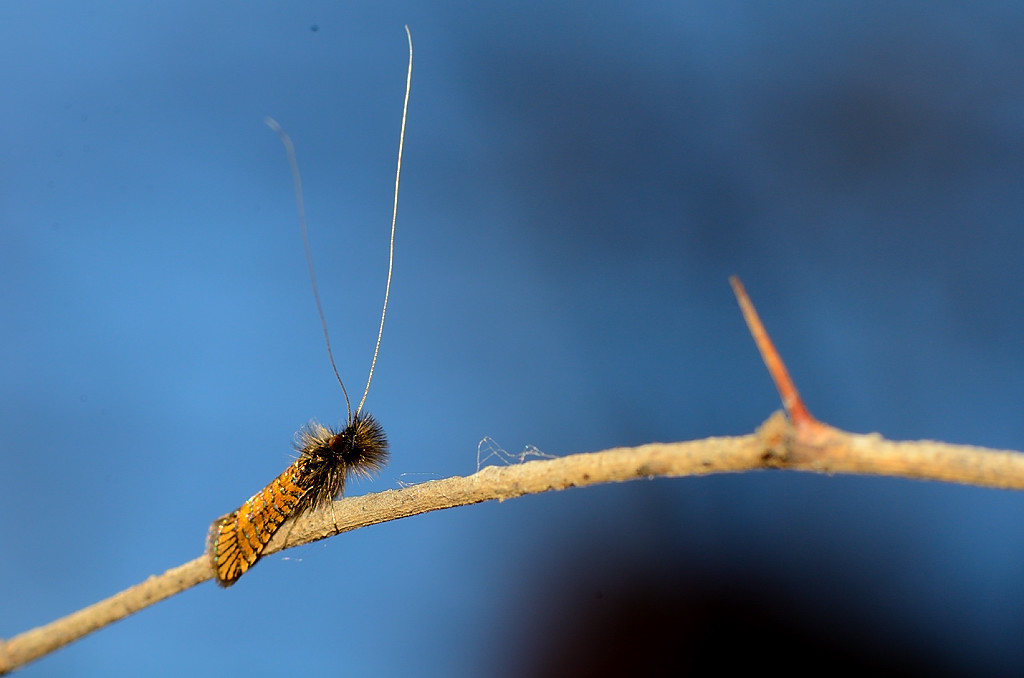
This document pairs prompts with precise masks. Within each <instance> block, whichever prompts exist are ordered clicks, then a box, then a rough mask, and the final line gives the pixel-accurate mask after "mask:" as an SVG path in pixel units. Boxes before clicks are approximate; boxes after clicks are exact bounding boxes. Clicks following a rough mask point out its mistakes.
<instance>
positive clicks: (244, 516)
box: [209, 413, 388, 586]
mask: <svg viewBox="0 0 1024 678" xmlns="http://www.w3.org/2000/svg"><path fill="white" fill-rule="evenodd" d="M296 449H297V450H298V452H299V458H298V459H296V460H295V461H294V462H293V463H292V465H291V466H289V467H288V468H286V469H285V470H284V472H283V473H282V474H281V475H279V476H278V477H276V478H274V480H272V481H271V482H270V484H269V485H267V486H266V487H264V488H263V489H262V490H260V491H259V492H257V493H256V494H255V495H253V496H252V497H250V498H249V500H248V501H247V502H245V503H244V504H242V506H241V507H240V508H238V509H236V510H235V511H232V512H231V513H229V514H227V515H226V516H223V517H221V518H219V519H218V520H216V521H215V522H214V523H213V526H212V527H211V528H210V537H209V551H210V558H211V560H212V564H213V567H214V573H215V575H216V578H217V583H218V584H220V585H221V586H230V585H231V584H234V583H235V581H236V580H237V579H238V578H239V577H241V576H242V575H243V574H245V573H246V571H247V570H248V569H249V568H250V567H252V566H253V565H254V564H255V563H256V561H257V560H259V558H260V555H261V554H262V553H263V549H264V547H265V546H266V545H267V542H269V541H270V538H271V537H272V536H274V533H275V532H277V530H278V528H280V527H281V524H282V523H283V522H284V521H285V520H286V519H287V518H288V517H289V516H293V515H294V516H298V515H300V514H302V513H303V512H304V511H306V510H307V509H310V508H320V507H322V506H326V505H329V504H330V502H331V501H332V500H333V499H334V498H335V497H336V496H338V495H339V494H341V493H342V491H343V490H344V489H345V479H346V478H347V477H348V476H349V475H351V474H357V475H366V476H368V475H370V474H371V473H373V472H375V471H379V470H380V469H381V468H383V467H384V465H385V464H387V460H388V441H387V437H386V436H385V435H384V429H383V428H382V427H381V425H380V424H379V423H378V422H377V420H376V419H374V418H373V417H372V416H370V415H368V414H360V413H357V414H356V416H355V417H354V418H353V419H352V423H351V424H349V425H348V426H346V427H345V428H344V429H342V431H341V432H339V433H336V432H334V431H332V430H331V429H329V428H327V427H326V426H323V425H321V424H318V423H317V422H311V423H310V424H309V425H308V426H306V427H305V428H303V429H302V430H301V431H299V434H298V436H297V440H296Z"/></svg>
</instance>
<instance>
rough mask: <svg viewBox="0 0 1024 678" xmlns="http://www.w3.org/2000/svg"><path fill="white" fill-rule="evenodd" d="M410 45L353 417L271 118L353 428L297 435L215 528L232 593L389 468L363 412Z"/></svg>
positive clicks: (310, 427) (216, 562)
mask: <svg viewBox="0 0 1024 678" xmlns="http://www.w3.org/2000/svg"><path fill="white" fill-rule="evenodd" d="M405 32H406V36H407V37H408V40H409V66H408V70H407V73H406V81H405V101H404V104H403V107H402V127H401V132H400V134H399V140H398V168H397V170H396V173H395V200H394V209H393V210H392V216H391V245H390V255H389V259H388V279H387V285H386V286H385V291H384V308H383V310H382V311H381V316H380V329H379V330H378V332H377V345H376V348H374V351H373V360H372V361H371V363H370V374H369V377H368V378H367V380H366V388H365V390H364V391H363V397H362V400H360V401H359V406H358V407H357V408H356V411H355V414H353V413H352V405H351V402H350V401H349V397H348V391H347V390H346V389H345V384H344V382H342V380H341V376H340V375H338V368H337V367H336V366H335V364H334V356H333V355H332V354H331V343H330V339H329V337H328V336H327V322H326V320H325V319H324V313H323V308H322V307H321V304H320V294H319V292H318V291H317V286H316V275H315V273H314V271H313V256H312V253H311V251H310V246H309V236H308V234H307V229H306V216H305V207H304V204H303V198H302V181H301V178H300V176H299V167H298V162H297V161H296V159H295V148H294V146H293V145H292V141H291V139H290V138H289V137H288V135H287V134H286V133H285V132H284V130H283V129H282V128H281V126H280V125H278V124H277V121H275V120H273V119H272V118H267V120H266V122H267V125H269V126H270V128H271V129H273V130H274V131H275V132H277V134H278V135H279V136H280V137H281V141H282V143H283V144H284V147H285V150H286V152H287V154H288V161H289V164H290V166H291V171H292V179H293V181H294V184H295V195H296V202H297V203H298V212H299V225H300V227H301V229H302V241H303V244H304V246H305V249H306V263H307V265H308V268H309V277H310V281H311V282H312V285H313V297H314V299H315V300H316V307H317V312H318V313H319V314H320V324H321V326H322V327H323V332H324V340H325V342H326V343H327V356H328V358H329V359H330V362H331V367H332V369H333V370H334V374H335V377H337V379H338V383H339V384H340V385H341V390H342V392H343V393H344V394H345V404H346V407H347V409H348V420H347V423H346V425H345V427H344V428H343V429H341V430H340V431H335V430H333V429H331V428H329V427H327V426H324V425H322V424H319V423H317V422H315V421H313V422H310V423H309V424H307V425H306V426H304V427H303V428H302V429H300V430H299V432H298V433H297V434H296V441H295V449H296V450H297V451H298V453H299V455H298V458H297V459H296V460H295V461H294V462H292V464H291V465H290V466H289V467H288V468H286V469H285V470H284V471H283V472H282V473H281V475H279V476H277V477H276V478H274V479H273V480H272V481H270V484H268V485H267V486H266V487H264V488H263V489H262V490H260V491H259V492H257V493H256V494H254V495H253V496H252V497H250V498H249V499H248V500H247V501H246V502H245V503H244V504H242V505H241V506H240V507H239V508H237V509H235V510H234V511H232V512H231V513H228V514H227V515H224V516H221V517H220V518H218V519H217V520H215V521H214V522H213V525H211V527H210V532H209V535H208V537H207V554H208V556H209V559H210V567H211V568H212V570H213V574H214V578H215V579H216V580H217V584H219V585H220V586H222V587H228V586H231V585H232V584H234V583H235V582H236V581H238V579H239V577H241V576H242V575H243V574H245V573H246V572H247V571H248V570H249V568H251V567H252V566H253V565H255V564H256V562H257V561H258V560H259V559H260V557H261V556H262V555H263V551H264V549H265V548H266V546H267V543H268V542H269V541H270V539H271V537H273V536H274V533H276V532H277V531H278V530H279V529H280V528H281V526H282V525H283V524H284V522H285V521H286V520H288V519H289V518H294V517H298V516H299V515H301V514H302V513H304V512H306V511H309V510H311V509H317V508H323V507H326V506H329V505H331V502H332V501H333V500H334V499H335V497H338V496H339V495H341V494H342V493H343V492H344V490H345V481H346V480H347V479H348V478H349V477H350V476H369V475H372V474H373V473H375V472H377V471H379V470H380V469H381V468H383V467H384V466H385V465H386V464H387V461H388V441H387V436H386V435H385V434H384V429H383V427H381V425H380V423H378V422H377V420H376V419H374V418H373V417H372V416H371V415H369V414H366V413H364V412H363V404H364V403H365V402H366V395H367V393H369V391H370V382H371V381H372V380H373V369H374V367H375V366H376V364H377V353H378V351H379V350H380V339H381V336H382V334H383V332H384V317H385V315H386V314H387V309H388V295H389V293H390V291H391V269H392V265H393V263H394V253H395V222H396V220H397V215H398V182H399V178H400V177H401V172H402V149H403V145H404V142H405V120H406V113H407V111H408V108H409V89H410V86H411V83H412V34H411V33H410V32H409V27H408V26H406V28H405Z"/></svg>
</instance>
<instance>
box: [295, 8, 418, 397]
mask: <svg viewBox="0 0 1024 678" xmlns="http://www.w3.org/2000/svg"><path fill="white" fill-rule="evenodd" d="M405 35H406V37H408V38H409V69H408V71H407V72H406V75H405V101H404V103H403V104H402V130H401V132H399V134H398V168H397V169H396V170H395V202H394V207H393V208H392V210H391V245H390V249H389V250H388V282H387V285H385V287H384V308H383V309H382V310H381V312H380V329H379V330H377V345H376V346H375V347H374V348H373V360H372V361H371V362H370V376H368V377H367V378H366V388H365V389H364V390H363V397H362V399H361V400H360V401H359V407H357V408H356V416H359V413H360V412H361V411H362V409H363V403H365V402H366V394H367V393H369V392H370V382H371V381H372V380H373V368H374V367H376V366H377V352H378V351H380V338H381V336H382V335H383V334H384V316H385V315H387V312H388V294H389V293H390V292H391V267H392V265H393V264H394V263H395V222H396V221H397V220H398V180H399V179H401V177H402V148H403V146H404V145H405V115H406V113H407V112H408V111H409V88H410V87H411V86H412V33H410V32H409V27H408V26H406V27H405ZM310 270H312V269H310ZM321 317H322V316H321ZM325 331H326V330H325ZM343 388H344V387H343ZM345 401H346V402H348V395H347V394H346V395H345Z"/></svg>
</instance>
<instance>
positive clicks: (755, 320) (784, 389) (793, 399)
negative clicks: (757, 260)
mask: <svg viewBox="0 0 1024 678" xmlns="http://www.w3.org/2000/svg"><path fill="white" fill-rule="evenodd" d="M729 284H730V285H732V291H733V293H734V294H735V295H736V301H738V302H739V305H740V310H741V311H743V319H744V320H746V321H747V328H748V329H749V330H750V334H751V336H752V337H754V343H756V344H757V350H758V351H760V353H761V358H762V359H763V360H764V365H765V367H767V368H768V374H770V375H771V378H772V381H774V382H775V388H776V389H777V390H778V391H779V396H780V397H781V398H782V406H783V407H785V408H786V414H788V415H789V420H790V421H791V422H792V423H793V428H794V429H795V431H796V434H797V437H798V439H799V442H803V443H808V444H812V445H813V444H815V443H820V442H821V439H822V438H827V437H830V435H831V432H832V431H833V429H832V427H830V426H826V425H825V424H822V423H821V422H820V421H818V420H817V419H815V418H814V416H813V415H812V414H811V413H810V411H809V410H808V409H807V406H806V405H804V401H803V398H801V397H800V393H799V392H798V391H797V390H796V384H794V383H793V378H792V377H790V376H789V370H787V369H786V363H784V362H782V357H781V356H780V355H779V352H778V350H777V349H776V348H775V344H773V343H772V340H771V337H769V336H768V331H767V330H765V328H764V325H763V324H762V323H761V318H760V317H758V315H757V310H756V309H755V308H754V303H753V302H752V301H750V296H749V295H747V290H746V289H745V288H744V287H743V283H742V282H740V279H739V278H738V277H737V276H730V277H729Z"/></svg>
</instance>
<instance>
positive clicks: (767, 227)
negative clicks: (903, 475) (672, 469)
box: [0, 1, 1024, 676]
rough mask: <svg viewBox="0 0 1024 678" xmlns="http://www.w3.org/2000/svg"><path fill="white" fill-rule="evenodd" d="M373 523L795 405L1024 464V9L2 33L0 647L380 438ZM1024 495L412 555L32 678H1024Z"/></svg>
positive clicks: (37, 11) (374, 11) (721, 503)
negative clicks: (483, 444)
mask: <svg viewBox="0 0 1024 678" xmlns="http://www.w3.org/2000/svg"><path fill="white" fill-rule="evenodd" d="M403 24H409V26H410V27H411V29H412V32H413V38H414V41H415V44H416V64H415V69H414V81H413V92H412V102H411V104H410V111H409V124H408V133H407V134H408V135H407V138H406V157H405V163H404V176H403V183H402V196H401V204H400V209H399V223H398V235H397V241H396V262H395V279H394V283H393V289H392V298H391V306H390V308H389V313H390V315H389V318H388V322H387V326H386V328H385V333H384V341H383V345H382V348H381V355H380V360H379V363H378V370H377V373H376V377H375V380H374V383H373V388H372V389H371V391H370V396H369V399H368V403H367V409H368V410H369V411H371V412H373V413H374V414H375V415H376V416H377V417H378V418H379V419H380V420H381V421H382V422H383V424H384V425H385V427H386V429H387V431H388V433H389V436H390V438H391V441H392V446H393V461H392V463H391V465H390V466H389V467H388V468H387V469H386V470H385V471H384V473H383V474H382V475H381V476H380V477H379V478H377V479H376V480H374V481H373V482H362V483H357V484H353V485H352V486H351V490H350V492H351V493H354V494H360V493H364V492H371V491H378V490H383V489H388V488H394V487H397V486H398V485H399V484H401V483H408V482H421V481H424V480H429V479H432V478H440V477H445V476H448V475H453V474H459V475H464V474H469V473H472V472H473V471H474V470H475V468H476V450H477V444H478V443H479V442H480V441H481V439H483V438H484V437H485V436H490V437H492V438H493V439H494V440H496V441H497V443H498V444H500V445H501V446H503V447H504V448H505V449H506V450H508V451H509V453H510V454H513V455H515V454H517V453H518V452H520V451H521V450H522V449H523V448H524V447H525V446H528V445H532V446H536V447H537V448H539V449H540V450H542V451H544V452H545V453H547V454H552V455H564V454H568V453H573V452H582V451H589V450H599V449H604V448H608V447H612V446H618V445H634V444H641V443H646V442H651V441H670V440H686V439H694V438H701V437H705V436H711V435H733V434H743V433H748V432H750V431H752V430H753V429H754V428H755V427H756V426H757V425H758V424H759V423H760V422H761V421H763V420H764V419H765V418H767V417H768V416H769V414H770V413H771V412H772V411H773V410H775V409H777V408H778V407H779V402H778V398H777V396H776V394H775V392H774V389H773V387H772V384H771V382H770V380H769V378H768V376H767V375H766V373H765V370H764V368H763V366H762V364H761V362H760V359H759V358H758V356H757V353H756V351H755V349H754V346H753V342H752V341H751V339H750V338H749V335H748V334H747V332H746V329H745V327H744V326H743V322H742V319H741V316H740V313H739V311H738V309H737V308H736V304H735V301H734V300H733V298H732V294H731V291H730V289H729V286H728V283H727V277H728V276H729V275H730V274H738V275H740V276H741V277H742V279H743V280H744V282H745V283H746V285H747V288H748V290H749V291H750V293H751V295H752V297H753V299H754V302H755V303H756V304H757V305H758V307H759V309H760V311H761V314H762V317H763V318H764V320H765V322H766V324H767V326H768V329H769V331H770V332H772V335H773V337H774V338H775V340H776V343H777V344H778V346H779V349H780V351H781V352H782V355H783V357H784V358H785V359H786V360H787V362H788V364H789V366H790V369H791V371H792V372H793V375H794V378H795V379H796V381H797V384H798V386H799V387H800V389H801V392H802V393H803V395H804V396H805V398H806V400H807V402H808V405H809V407H810V409H811V410H812V412H814V413H815V414H816V415H817V416H819V417H820V418H821V419H823V420H824V421H826V422H828V423H830V424H833V425H835V426H839V427H841V428H844V429H848V430H851V431H858V432H868V431H878V432H880V433H882V434H883V435H885V436H887V437H890V438H894V439H916V438H931V439H938V440H944V441H948V442H957V443H974V444H978V445H986V446H990V447H996V448H1009V449H1024V422H1022V419H1021V416H1020V403H1021V402H1022V396H1024V379H1022V378H1021V375H1020V368H1021V365H1022V364H1024V345H1022V342H1021V339H1020V338H1021V335H1022V329H1024V328H1022V325H1024V320H1022V313H1021V310H1022V306H1024V286H1022V282H1024V273H1022V271H1021V266H1020V264H1019V262H1020V260H1021V254H1022V250H1024V247H1022V246H1024V229H1022V219H1024V190H1022V189H1024V77H1022V73H1024V6H1022V5H1021V4H1020V3H1011V2H980V3H972V4H970V5H969V6H965V5H962V4H960V3H945V2H905V3H895V4H885V5H881V4H871V5H864V4H863V3H854V2H832V3H815V2H789V3H773V4H768V3H751V2H732V1H726V2H716V3H692V2H678V3H642V2H641V3H630V4H628V5H627V4H626V3H606V2H586V3H584V2H557V3H545V2H536V3H530V2H520V3H515V4H513V5H509V6H507V7H501V6H494V5H481V4H479V3H447V4H444V5H437V4H429V5H421V4H419V3H345V4H341V5H339V4H338V3H328V2H295V3H273V4H268V3H263V4H260V5H259V6H252V5H251V4H250V3H240V2H229V3H220V4H218V5H216V6H211V5H209V4H208V3H194V2H187V1H186V2H176V3H146V4H136V5H121V6H115V5H102V4H101V5H88V6H83V5H80V4H77V3H61V2H50V3H28V4H26V3H6V4H4V5H3V6H2V7H0V55H2V56H0V64H2V67H0V90H2V91H3V92H4V93H5V102H6V103H5V105H4V106H2V107H0V129H2V130H3V131H2V133H0V153H2V158H3V160H2V162H0V318H2V322H3V331H2V332H0V342H2V344H0V346H2V350H0V439H2V441H3V443H2V445H0V481H2V483H3V487H4V489H3V497H4V502H3V505H4V507H5V515H6V519H5V520H4V525H5V528H6V529H5V531H4V538H3V540H2V542H3V545H2V546H0V636H4V637H7V636H11V635H14V634H15V633H18V632H20V631H23V630H25V629H28V628H30V627H32V626H36V625H39V624H43V623H46V622H48V621H51V620H52V619H54V618H56V617H58V616H61V615H64V614H67V613H69V612H72V611H74V610H77V609H79V608H80V607H82V606H84V605H87V604H90V603H92V602H95V601H96V600H99V599H101V598H103V597H106V596H108V595H110V594H113V593H115V592H117V591H119V590H121V589H123V588H125V587H127V586H129V585H131V584H134V583H137V582H138V581H141V580H142V579H144V578H145V577H147V576H149V575H150V574H152V573H158V572H162V571H164V570H165V569H167V568H170V567H173V566H176V565H178V564H180V563H182V562H185V561H186V560H190V559H192V558H194V557H196V556H197V555H199V554H200V553H201V550H202V548H203V538H204V535H205V532H206V529H207V526H208V525H209V523H210V521H211V520H213V519H214V518H215V517H217V516H219V515H221V514H222V513H224V512H226V511H228V510H231V509H233V508H235V507H236V506H238V505H239V504H240V503H241V502H242V501H244V500H245V499H246V498H247V497H248V496H249V495H251V494H252V493H253V492H255V491H256V490H258V489H259V488H260V487H262V486H263V485H264V484H265V483H266V482H268V481H269V480H270V479H271V478H273V477H274V476H275V475H277V474H278V473H279V472H280V471H281V470H282V469H283V468H284V467H285V466H286V465H287V464H288V463H289V460H290V458H291V450H290V442H291V436H292V434H293V432H294V431H295V430H296V429H297V428H298V427H299V426H300V425H301V424H302V423H304V422H305V421H307V420H308V419H309V418H311V417H316V418H318V419H320V420H323V421H326V422H330V423H337V422H339V421H341V420H342V419H343V418H344V401H343V400H342V398H341V394H340V391H339V389H338V387H337V385H336V384H335V383H334V381H333V377H332V374H331V372H330V368H329V366H328V364H327V359H326V356H325V352H324V349H323V346H322V339H321V334H320V330H319V327H318V325H317V320H316V315H315V309H314V306H313V300H312V295H311V293H310V290H309V284H308V280H307V276H306V271H305V265H304V261H303V257H302V249H301V242H300V240H299V236H298V229H297V226H296V217H295V206H294V201H293V196H292V191H291V179H290V177H289V174H288V166H287V161H286V159H285V156H284V152H283V150H282V148H281V145H280V142H279V141H278V139H277V138H276V137H275V136H274V134H273V133H272V132H271V131H269V130H268V129H267V128H266V127H265V126H264V125H263V122H262V120H263V118H264V116H267V115H272V116H274V117H275V118H277V119H278V120H279V121H280V122H281V124H282V125H283V126H284V127H285V128H286V129H287V130H288V131H289V132H290V134H291V135H292V137H293V139H294V141H295V144H296V147H297V151H298V157H299V162H300V164H301V167H302V172H303V178H304V181H305V188H306V197H307V207H308V211H309V219H310V228H311V233H310V235H311V238H312V241H313V245H314V248H315V250H316V253H315V256H316V260H317V264H318V266H319V269H318V276H319V280H320V292H321V295H322V297H323V299H324V304H325V311H326V313H327V317H328V322H329V323H330V327H331V330H332V332H333V335H332V337H333V341H334V353H335V355H336V356H338V359H339V360H338V362H339V365H338V367H339V369H340V371H341V373H342V375H343V376H344V377H345V378H346V379H347V383H348V386H349V389H350V391H353V392H361V391H362V384H363V381H364V379H365V374H366V370H367V368H368V365H369V359H370V355H371V353H372V349H373V341H374V339H375V336H376V322H377V314H378V313H379V304H380V300H381V295H382V293H383V285H384V277H385V272H386V264H387V228H388V223H389V219H390V210H391V191H392V188H393V174H392V173H393V166H394V154H395V149H396V146H397V132H398V125H399V117H400V112H401V95H402V87H403V79H404V75H405V62H406V45H405V35H404V32H403V30H402V26H403ZM1022 517H1024V496H1022V495H1020V494H1018V493H1010V492H1000V491H994V490H985V489H977V488H969V487H959V486H952V485H942V484H937V483H921V482H911V481H907V480H901V479H879V478H860V477H818V476H812V475H806V474H804V475H801V474H796V473H783V472H775V473H767V472H765V473H751V474H743V475H735V476H717V477H708V478H689V479H680V480H653V481H644V482H634V483H628V484H625V485H616V486H604V487H598V488H591V489H585V490H573V491H568V492H560V493H553V494H549V495H544V496H535V497H526V498H523V499H519V500H515V501H510V502H505V503H502V504H487V505H480V506H475V507H471V508H463V509H457V510H451V511H444V512H440V513H436V514H431V515H427V516H421V517H417V518H413V519H409V520H403V521H398V522H394V523H389V524H386V525H380V526H376V527H373V528H370V529H366V530H360V531H358V532H355V533H351V534H348V535H345V536H343V537H340V538H337V539H331V540H327V541H326V542H320V543H318V544H314V545H311V546H308V547H304V548H302V549H297V550H292V551H289V552H286V553H284V554H279V555H275V556H272V557H269V558H267V559H266V561H265V562H262V563H261V564H260V565H259V567H257V568H256V569H255V570H253V571H252V572H251V573H249V574H247V575H246V576H245V578H244V579H243V580H242V581H241V582H240V583H239V584H238V585H237V586H235V587H234V588H232V589H230V590H228V591H222V590H218V589H217V588H216V587H214V586H213V585H212V584H205V585H203V586H201V587H199V588H197V589H196V590H192V591H188V592H186V593H184V594H183V595H179V596H177V597H175V598H173V599H171V600H169V601H166V602H164V603H162V604H160V605H157V606H155V607H153V608H150V609H147V610H145V611H143V612H142V613H140V614H138V615H135V616H133V617H131V618H129V619H127V620H126V621H124V622H122V623H120V624H118V625H116V626H114V627H112V628H109V629H106V630H104V631H102V632H100V633H97V634H95V635H94V636H92V637H89V638H87V639H85V640H83V641H81V642H79V643H76V644H75V645H73V646H71V647H70V648H67V649H65V650H63V651H61V652H59V653H57V654H55V655H53V656H51V657H48V658H45V659H43V660H41V661H40V662H38V663H36V664H34V665H33V666H31V667H30V668H29V669H28V670H26V671H25V672H24V675H26V676H30V675H40V676H41V675H70V674H74V675H82V674H98V673H102V674H103V675H111V676H116V675H140V674H145V675H152V676H160V675H167V676H171V675H173V676H179V675H211V674H222V675H232V674H234V675H242V674H251V675H269V674H276V675H284V674H294V673H309V674H315V673H323V672H325V671H326V672H331V673H342V674H347V675H377V676H385V675H394V676H400V675H401V676H405V675H424V676H426V675H436V676H478V675H503V676H521V675H538V676H546V675H551V676H554V675H561V676H565V675H602V674H617V675H623V674H626V673H629V672H633V673H636V672H637V671H638V670H640V671H642V672H643V673H646V674H648V675H653V674H656V673H657V672H659V671H662V670H664V671H665V672H682V671H684V670H690V671H691V672H693V673H710V672H719V671H720V670H722V669H724V668H732V667H739V666H742V667H758V668H769V667H785V668H789V669H791V670H794V671H805V672H811V671H815V672H819V671H820V670H821V669H822V668H823V667H827V668H828V669H829V671H830V672H832V671H834V670H838V669H839V668H842V667H847V668H849V669H851V670H852V671H864V672H866V671H871V672H873V673H877V674H880V675H881V674H886V673H889V674H902V675H942V674H946V675H965V674H969V675H1020V674H1021V673H1022V672H1024V643H1022V642H1021V638H1022V637H1024V529H1022V527H1021V519H1022Z"/></svg>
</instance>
